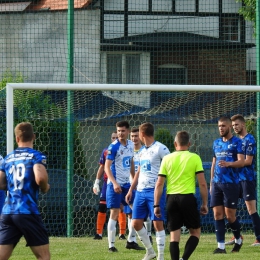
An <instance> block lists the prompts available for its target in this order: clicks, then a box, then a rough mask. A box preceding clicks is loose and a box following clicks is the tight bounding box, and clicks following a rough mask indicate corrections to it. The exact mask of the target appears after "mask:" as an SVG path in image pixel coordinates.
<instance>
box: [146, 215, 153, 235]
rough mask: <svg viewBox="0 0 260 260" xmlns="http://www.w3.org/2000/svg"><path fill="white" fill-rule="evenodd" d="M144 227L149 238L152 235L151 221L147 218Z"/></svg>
mask: <svg viewBox="0 0 260 260" xmlns="http://www.w3.org/2000/svg"><path fill="white" fill-rule="evenodd" d="M144 225H145V228H146V230H147V233H148V236H151V235H152V221H151V219H150V218H149V217H148V218H147V219H146V221H145V222H144Z"/></svg>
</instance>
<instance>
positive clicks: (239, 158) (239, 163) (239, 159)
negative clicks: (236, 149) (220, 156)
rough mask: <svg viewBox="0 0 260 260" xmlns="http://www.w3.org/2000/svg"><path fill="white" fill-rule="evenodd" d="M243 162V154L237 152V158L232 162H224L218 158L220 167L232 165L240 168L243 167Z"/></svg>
mask: <svg viewBox="0 0 260 260" xmlns="http://www.w3.org/2000/svg"><path fill="white" fill-rule="evenodd" d="M244 164H245V155H244V154H240V153H239V154H237V160H236V161H234V162H226V161H224V160H220V161H219V163H218V165H219V166H220V167H232V168H241V167H244Z"/></svg>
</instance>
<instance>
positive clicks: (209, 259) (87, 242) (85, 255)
mask: <svg viewBox="0 0 260 260" xmlns="http://www.w3.org/2000/svg"><path fill="white" fill-rule="evenodd" d="M243 236H244V244H243V247H242V249H241V251H240V252H239V253H236V254H232V253H230V250H231V249H232V246H227V247H226V250H227V254H226V255H213V254H212V252H213V250H214V249H215V248H216V247H217V246H216V240H215V235H214V234H202V236H201V239H200V243H199V245H198V247H197V249H196V251H195V252H194V253H193V255H192V256H191V258H190V259H191V260H225V259H226V260H240V259H241V260H244V259H246V260H259V259H260V246H259V247H252V246H250V245H251V244H252V243H253V242H254V236H253V235H247V234H246V235H245V234H243ZM230 237H231V235H230V234H226V238H227V239H229V238H230ZM187 238H188V235H182V240H181V243H180V248H181V253H182V252H183V247H184V245H185V242H186V240H187ZM154 242H155V237H154ZM138 243H140V241H139V242H138ZM124 246H125V241H122V240H116V247H117V249H118V251H119V252H118V253H109V252H108V244H107V238H106V237H104V238H103V240H99V241H97V240H93V238H92V237H84V238H64V237H62V238H61V237H51V238H50V250H51V256H52V259H53V260H56V259H58V260H60V259H62V260H106V259H107V260H122V259H123V260H141V259H142V258H143V255H144V253H145V251H134V250H127V249H126V248H125V247H124ZM154 249H155V250H156V244H155V243H154ZM10 259H11V260H31V259H35V258H34V256H33V254H32V252H31V251H30V249H29V248H27V247H25V240H23V239H22V240H21V241H20V242H19V244H18V245H17V247H16V248H15V250H14V252H13V255H12V257H11V258H10ZM170 259H171V258H170V253H169V235H167V243H166V248H165V260H170Z"/></svg>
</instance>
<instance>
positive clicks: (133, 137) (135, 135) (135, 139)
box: [130, 127, 141, 145]
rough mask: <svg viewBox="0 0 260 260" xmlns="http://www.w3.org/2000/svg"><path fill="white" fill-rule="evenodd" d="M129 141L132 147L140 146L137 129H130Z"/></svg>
mask: <svg viewBox="0 0 260 260" xmlns="http://www.w3.org/2000/svg"><path fill="white" fill-rule="evenodd" d="M130 139H131V141H132V142H133V143H134V145H140V144H141V140H140V138H139V128H137V127H134V128H132V129H131V132H130Z"/></svg>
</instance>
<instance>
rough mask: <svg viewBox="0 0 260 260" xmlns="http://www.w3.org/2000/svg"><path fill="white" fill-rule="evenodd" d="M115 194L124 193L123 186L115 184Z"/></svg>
mask: <svg viewBox="0 0 260 260" xmlns="http://www.w3.org/2000/svg"><path fill="white" fill-rule="evenodd" d="M113 187H114V191H115V193H122V189H121V186H120V185H119V184H118V183H117V182H116V183H114V184H113Z"/></svg>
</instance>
